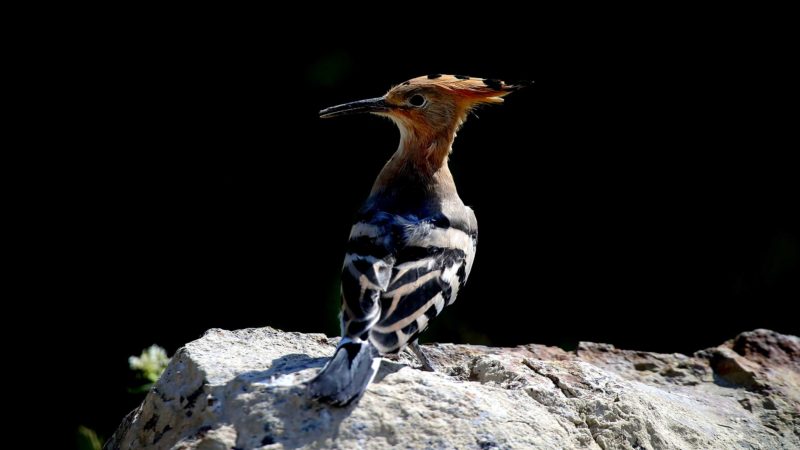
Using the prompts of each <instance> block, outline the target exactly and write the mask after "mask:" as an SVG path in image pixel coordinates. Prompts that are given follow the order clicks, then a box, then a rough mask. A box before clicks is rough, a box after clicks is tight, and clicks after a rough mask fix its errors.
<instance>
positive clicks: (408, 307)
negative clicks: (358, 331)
mask: <svg viewBox="0 0 800 450" xmlns="http://www.w3.org/2000/svg"><path fill="white" fill-rule="evenodd" d="M403 234H404V239H403V241H404V242H403V246H402V248H400V249H399V250H398V251H396V252H395V254H394V256H395V260H394V265H393V267H392V272H391V278H390V280H389V283H388V285H387V287H386V289H385V290H384V291H383V292H382V293H381V296H380V309H381V312H380V318H379V320H378V321H377V322H376V323H375V324H374V325H373V326H372V327H371V330H370V334H369V338H370V342H372V344H373V345H375V347H376V348H377V349H378V350H379V351H380V352H381V353H395V352H398V351H400V350H402V349H403V348H404V347H405V346H406V344H408V343H409V342H413V341H414V340H415V339H416V338H417V335H418V334H419V333H421V332H422V331H424V330H425V328H426V327H427V326H428V324H429V322H430V321H431V320H432V319H433V318H435V317H436V316H438V315H439V314H440V313H441V312H442V310H443V309H444V307H445V306H448V305H451V304H452V303H453V302H454V301H455V299H456V296H457V295H458V291H459V289H461V287H463V286H464V283H466V281H467V276H468V275H469V271H470V269H471V267H472V261H473V258H474V256H475V246H476V244H477V242H476V241H477V235H476V233H475V232H473V233H469V232H468V231H465V230H460V229H456V228H451V227H439V226H436V225H434V224H433V223H432V222H420V223H416V224H407V225H405V230H404V233H403Z"/></svg>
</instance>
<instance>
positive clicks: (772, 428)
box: [105, 328, 800, 450]
mask: <svg viewBox="0 0 800 450" xmlns="http://www.w3.org/2000/svg"><path fill="white" fill-rule="evenodd" d="M336 342H337V339H332V338H327V337H325V336H323V335H321V334H300V333H286V332H281V331H278V330H275V329H272V328H259V329H245V330H237V331H225V330H218V329H214V330H209V331H208V332H207V333H206V334H205V336H203V337H202V338H201V339H198V340H196V341H194V342H190V343H189V344H187V345H186V347H184V348H182V349H181V350H179V351H178V352H177V354H176V355H175V356H174V357H173V358H172V360H171V362H170V364H169V367H168V368H167V370H166V371H165V372H164V374H163V375H162V377H161V379H160V380H159V381H158V383H157V384H156V385H155V387H154V388H153V389H152V390H151V391H150V392H149V393H148V394H147V397H146V399H145V400H144V402H143V403H142V405H141V406H140V407H139V408H137V409H136V410H134V411H133V412H132V413H131V414H129V415H128V417H126V418H125V419H124V420H123V423H122V424H121V425H120V427H119V429H118V430H117V432H116V433H115V434H114V436H112V438H111V439H110V440H109V442H107V443H106V447H105V448H106V449H124V450H127V449H138V448H144V449H173V450H178V449H182V450H183V449H185V450H189V449H203V450H217V449H219V450H223V449H225V450H229V449H240V450H243V449H265V450H266V449H283V448H304V449H305V448H308V449H312V448H335V449H361V448H364V449H367V448H369V449H373V448H375V449H381V448H394V447H397V448H411V449H481V450H488V449H526V448H543V449H550V448H552V449H564V448H593V449H597V448H602V449H664V448H675V449H693V448H697V449H730V448H764V449H773V448H800V340H798V338H797V337H794V336H785V335H781V334H778V333H775V332H772V331H768V330H755V331H752V332H748V333H742V334H741V335H739V336H738V337H736V338H735V339H734V340H732V341H729V342H726V343H724V344H722V345H720V346H719V347H716V348H712V349H707V350H703V351H700V352H697V353H696V354H695V355H692V356H686V355H680V354H669V355H668V354H657V353H648V352H640V351H629V350H619V349H616V348H614V347H613V346H611V345H607V344H594V343H581V344H580V345H579V348H578V350H577V351H576V352H574V353H570V352H565V351H563V350H561V349H558V348H554V347H546V346H541V345H525V346H520V347H515V348H489V347H481V346H471V345H452V344H434V345H429V346H424V348H425V350H426V353H427V354H428V355H429V356H430V358H431V359H432V361H433V362H434V363H435V364H436V365H437V367H438V372H437V373H430V372H423V371H421V370H417V369H415V368H414V367H413V366H414V365H415V364H416V361H415V360H414V359H413V357H412V356H410V355H406V354H403V355H401V356H400V358H399V359H398V360H397V361H390V360H384V361H383V364H382V366H381V369H380V371H379V373H378V376H377V377H376V379H375V381H374V382H373V383H372V384H371V385H370V386H369V388H368V390H367V392H366V394H365V395H364V397H363V398H362V399H361V400H360V401H359V402H358V403H357V404H354V405H350V406H349V407H346V408H332V407H328V406H325V405H322V404H317V403H316V402H314V401H312V400H310V399H309V398H308V397H307V395H306V391H305V388H304V385H303V382H305V381H307V380H309V379H310V378H311V377H313V376H314V374H315V373H316V372H317V371H318V370H319V368H320V367H322V366H323V365H324V363H325V360H326V358H327V357H328V356H330V355H331V354H332V353H333V350H334V347H335V345H336Z"/></svg>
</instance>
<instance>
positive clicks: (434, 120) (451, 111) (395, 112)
mask: <svg viewBox="0 0 800 450" xmlns="http://www.w3.org/2000/svg"><path fill="white" fill-rule="evenodd" d="M525 85H527V83H523V84H506V83H504V82H503V81H500V80H494V79H485V78H473V77H467V76H463V75H439V74H435V75H428V76H422V77H417V78H413V79H411V80H408V81H405V82H403V83H400V84H398V85H397V86H394V87H393V88H391V89H390V90H389V92H387V93H386V95H384V96H383V97H377V98H371V99H367V100H359V101H356V102H351V103H345V104H343V105H338V106H333V107H330V108H326V109H323V110H322V111H320V112H319V115H320V117H322V118H328V117H336V116H341V115H345V114H355V113H372V114H377V115H381V116H385V117H388V118H390V119H392V120H393V121H394V122H395V123H396V124H397V125H398V127H399V128H400V133H401V135H402V136H403V140H404V141H408V142H406V144H407V145H409V144H411V143H415V144H417V145H418V146H420V147H427V146H430V145H433V144H434V142H435V141H440V140H446V141H450V142H452V138H453V137H454V135H455V132H456V131H457V130H458V128H459V127H460V126H461V125H462V124H463V123H464V121H465V120H466V118H467V114H468V113H469V112H470V111H471V110H472V109H473V108H475V107H477V106H479V105H482V104H490V103H502V102H503V98H502V97H503V96H505V95H507V94H509V93H511V92H513V91H515V90H517V89H519V88H521V87H523V86H525Z"/></svg>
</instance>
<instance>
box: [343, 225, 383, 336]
mask: <svg viewBox="0 0 800 450" xmlns="http://www.w3.org/2000/svg"><path fill="white" fill-rule="evenodd" d="M390 237H391V234H390V230H388V229H387V227H386V226H385V225H382V224H370V223H365V222H359V223H356V224H355V225H354V226H353V228H352V230H351V231H350V241H349V242H348V248H347V254H346V255H345V259H344V266H343V267H342V286H341V294H342V336H344V337H350V338H359V339H367V338H368V336H369V330H370V328H372V326H373V325H375V323H377V322H378V320H379V319H380V313H381V303H380V299H381V294H382V293H383V292H385V291H386V289H387V288H388V287H389V282H390V280H391V276H392V266H393V265H394V257H393V256H392V252H391V250H390V247H391V239H390Z"/></svg>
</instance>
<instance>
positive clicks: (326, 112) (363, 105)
mask: <svg viewBox="0 0 800 450" xmlns="http://www.w3.org/2000/svg"><path fill="white" fill-rule="evenodd" d="M389 108H390V106H389V104H388V103H386V99H385V98H383V97H376V98H368V99H366V100H359V101H357V102H350V103H345V104H344V105H336V106H331V107H330V108H325V109H323V110H322V111H320V112H319V116H320V117H321V118H323V119H327V118H329V117H336V116H344V115H346V114H359V113H380V112H386V111H389Z"/></svg>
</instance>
